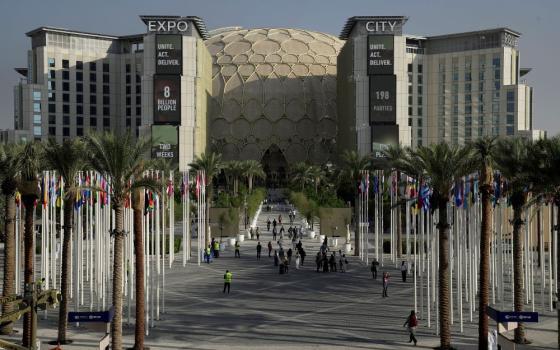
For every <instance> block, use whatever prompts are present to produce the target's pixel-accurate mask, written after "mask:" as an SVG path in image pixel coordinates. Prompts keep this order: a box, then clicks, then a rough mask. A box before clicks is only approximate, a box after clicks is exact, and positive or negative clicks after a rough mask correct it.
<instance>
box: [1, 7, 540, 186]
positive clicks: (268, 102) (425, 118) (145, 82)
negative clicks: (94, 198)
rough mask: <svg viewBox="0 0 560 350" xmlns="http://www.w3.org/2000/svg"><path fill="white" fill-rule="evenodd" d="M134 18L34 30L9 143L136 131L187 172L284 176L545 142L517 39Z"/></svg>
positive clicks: (398, 25) (500, 31)
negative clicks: (490, 140)
mask: <svg viewBox="0 0 560 350" xmlns="http://www.w3.org/2000/svg"><path fill="white" fill-rule="evenodd" d="M140 18H141V20H142V21H143V22H144V24H145V25H146V31H145V33H142V34H135V35H129V36H111V35H103V34H95V33H85V32H79V31H72V30H66V29H60V28H53V27H40V28H37V29H35V30H33V31H31V32H28V33H27V36H28V37H30V38H31V48H30V50H29V51H28V55H27V57H28V60H27V67H24V68H17V69H16V70H17V71H18V72H19V73H20V74H21V76H22V77H21V80H20V82H19V83H18V84H17V85H16V86H15V88H14V129H15V131H14V132H3V135H4V136H5V137H3V139H5V140H10V141H18V140H33V139H36V140H45V139H47V138H49V137H54V138H56V139H57V140H58V141H62V140H64V139H69V138H73V137H80V136H84V135H86V134H87V133H88V132H92V131H97V132H99V131H114V132H117V133H124V132H130V133H132V134H133V135H136V136H143V137H150V138H151V139H152V146H153V147H152V156H153V157H157V158H169V159H171V160H172V161H173V162H174V163H175V164H177V165H178V166H179V168H180V169H181V170H183V169H186V167H187V164H188V163H190V162H191V161H192V159H193V158H194V157H195V156H196V155H199V154H201V153H203V152H205V151H208V150H212V151H216V152H220V153H222V154H223V156H224V159H226V160H236V159H237V160H244V159H257V160H260V161H262V162H263V163H264V164H265V168H267V172H269V173H271V174H272V173H273V174H274V175H275V176H284V174H285V173H286V171H287V169H288V167H289V166H290V165H291V164H294V163H296V162H300V161H306V162H310V163H316V164H325V163H327V162H329V161H335V160H336V159H337V158H338V155H339V154H341V153H342V152H343V151H344V150H357V151H358V152H359V153H360V154H363V155H365V154H370V153H374V154H378V151H379V150H381V149H383V148H384V147H386V145H387V144H394V143H400V144H402V145H410V146H412V147H418V146H421V145H428V144H431V143H436V142H440V141H446V142H449V143H453V144H465V143H467V142H469V141H472V140H474V139H476V138H478V137H480V136H504V137H506V136H516V135H517V136H522V137H527V138H531V139H536V138H540V137H543V136H544V132H541V131H538V130H533V129H532V126H533V102H532V101H533V89H532V88H531V87H530V86H527V85H526V84H525V83H524V80H523V76H524V75H525V74H527V73H528V72H529V71H530V69H524V68H521V66H520V54H519V50H518V40H519V38H520V34H519V33H517V32H515V31H513V30H510V29H507V28H496V29H490V30H482V31H476V32H467V33H458V34H449V35H441V36H432V37H426V36H416V35H407V34H404V33H405V31H404V29H405V24H406V22H407V20H408V18H407V17H404V16H360V17H352V18H349V19H348V21H347V23H346V25H345V26H344V28H343V30H342V33H341V35H340V37H339V38H336V37H334V36H332V35H329V34H325V33H319V32H314V31H307V30H300V29H289V28H262V29H242V28H239V27H233V28H232V27H230V28H221V29H216V30H214V31H211V32H207V31H206V28H205V25H204V22H203V21H202V20H201V19H200V18H198V17H180V16H141V17H140Z"/></svg>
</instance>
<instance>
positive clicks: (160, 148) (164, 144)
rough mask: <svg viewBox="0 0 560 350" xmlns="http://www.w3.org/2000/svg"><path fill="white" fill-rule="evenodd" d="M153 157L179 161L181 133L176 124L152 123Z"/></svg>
mask: <svg viewBox="0 0 560 350" xmlns="http://www.w3.org/2000/svg"><path fill="white" fill-rule="evenodd" d="M152 158H154V159H155V158H164V159H169V160H171V162H172V163H173V164H177V163H178V162H179V133H178V130H177V127H176V126H172V125H152Z"/></svg>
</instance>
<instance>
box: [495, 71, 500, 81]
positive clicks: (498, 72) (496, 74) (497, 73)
mask: <svg viewBox="0 0 560 350" xmlns="http://www.w3.org/2000/svg"><path fill="white" fill-rule="evenodd" d="M494 79H500V70H499V69H496V70H495V71H494Z"/></svg>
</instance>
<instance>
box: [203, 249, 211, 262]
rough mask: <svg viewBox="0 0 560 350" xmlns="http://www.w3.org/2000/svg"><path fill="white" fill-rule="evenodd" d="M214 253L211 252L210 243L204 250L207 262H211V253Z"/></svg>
mask: <svg viewBox="0 0 560 350" xmlns="http://www.w3.org/2000/svg"><path fill="white" fill-rule="evenodd" d="M211 254H212V253H211V252H210V245H208V247H206V251H205V252H204V257H205V258H206V263H207V264H210V255H211Z"/></svg>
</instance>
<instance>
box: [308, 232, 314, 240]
mask: <svg viewBox="0 0 560 350" xmlns="http://www.w3.org/2000/svg"><path fill="white" fill-rule="evenodd" d="M307 234H308V235H309V238H311V239H314V238H315V231H308V232H307Z"/></svg>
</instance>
